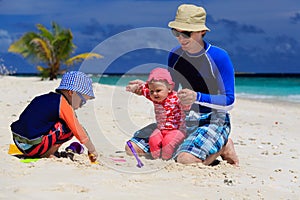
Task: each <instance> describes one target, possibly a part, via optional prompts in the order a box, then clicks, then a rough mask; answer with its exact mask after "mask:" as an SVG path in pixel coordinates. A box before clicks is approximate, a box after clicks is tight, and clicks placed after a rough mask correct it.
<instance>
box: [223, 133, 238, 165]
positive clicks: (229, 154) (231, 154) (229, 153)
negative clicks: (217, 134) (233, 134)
mask: <svg viewBox="0 0 300 200" xmlns="http://www.w3.org/2000/svg"><path fill="white" fill-rule="evenodd" d="M221 157H222V159H223V160H226V161H227V162H228V163H229V164H232V165H235V166H239V158H238V156H237V154H236V152H235V149H234V144H233V141H232V139H230V138H229V139H228V142H227V144H226V145H225V146H224V151H223V152H222V154H221Z"/></svg>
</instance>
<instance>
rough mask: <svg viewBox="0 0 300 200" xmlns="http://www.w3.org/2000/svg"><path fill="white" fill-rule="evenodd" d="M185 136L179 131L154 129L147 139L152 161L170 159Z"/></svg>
mask: <svg viewBox="0 0 300 200" xmlns="http://www.w3.org/2000/svg"><path fill="white" fill-rule="evenodd" d="M184 138H185V134H184V133H183V132H182V131H180V130H176V129H174V130H159V129H155V130H154V131H153V133H152V134H151V136H150V138H149V146H150V152H151V155H152V157H153V158H154V159H156V158H159V157H160V156H161V158H162V159H164V160H168V159H170V158H172V155H173V153H174V151H175V148H176V147H177V146H178V145H179V144H180V143H181V142H182V141H183V140H184Z"/></svg>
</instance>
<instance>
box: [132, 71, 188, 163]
mask: <svg viewBox="0 0 300 200" xmlns="http://www.w3.org/2000/svg"><path fill="white" fill-rule="evenodd" d="M173 88H174V82H173V81H172V77H171V75H170V73H169V71H168V70H166V69H163V68H155V69H154V70H152V71H151V73H150V75H149V77H148V80H147V82H146V83H145V84H142V83H141V84H139V83H132V82H131V83H129V85H128V86H127V87H126V90H127V91H129V92H133V93H135V94H138V95H143V96H145V97H146V98H147V99H149V100H151V101H152V102H153V104H154V111H155V118H156V122H157V128H156V129H155V130H154V131H153V133H152V134H151V136H150V138H149V146H150V152H151V155H152V157H153V158H154V159H156V158H159V157H161V158H162V159H164V160H168V159H170V158H172V156H173V153H174V151H175V149H176V148H177V146H178V145H179V144H180V143H181V142H182V141H183V140H184V138H185V132H186V131H185V113H184V110H188V109H189V108H190V106H184V107H183V105H181V104H180V102H179V99H178V97H177V93H176V91H174V90H173Z"/></svg>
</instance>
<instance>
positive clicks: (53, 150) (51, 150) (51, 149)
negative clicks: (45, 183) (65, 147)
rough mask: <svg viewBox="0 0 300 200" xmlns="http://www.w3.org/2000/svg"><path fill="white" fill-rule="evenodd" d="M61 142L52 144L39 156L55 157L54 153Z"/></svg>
mask: <svg viewBox="0 0 300 200" xmlns="http://www.w3.org/2000/svg"><path fill="white" fill-rule="evenodd" d="M60 146H61V144H55V145H53V146H52V147H51V148H50V149H49V150H48V151H47V152H46V153H44V154H43V155H42V156H41V157H42V158H56V156H55V155H54V153H55V152H56V151H57V150H58V149H59V147H60Z"/></svg>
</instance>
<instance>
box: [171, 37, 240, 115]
mask: <svg viewBox="0 0 300 200" xmlns="http://www.w3.org/2000/svg"><path fill="white" fill-rule="evenodd" d="M168 66H169V67H170V68H171V69H170V72H171V74H172V77H173V80H174V82H175V83H176V85H175V90H177V89H178V87H179V83H180V84H181V87H182V89H184V88H188V89H191V90H194V91H196V92H197V100H196V102H195V103H196V104H199V107H198V106H197V105H195V104H193V107H192V109H193V110H196V111H197V112H200V113H208V112H211V111H212V109H214V110H218V111H221V110H222V111H228V110H230V109H231V108H232V107H233V103H234V100H235V96H234V68H233V65H232V63H231V60H230V58H229V55H228V54H227V52H226V51H225V50H223V49H221V48H218V47H216V46H212V45H211V44H209V43H206V42H204V49H203V50H202V51H200V52H199V53H197V54H189V53H188V52H186V51H183V50H182V48H181V47H180V46H178V47H176V48H174V49H173V50H172V51H171V52H170V54H169V59H168ZM172 69H173V70H172ZM198 109H199V110H198Z"/></svg>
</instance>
